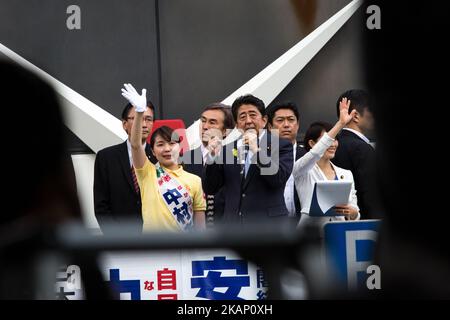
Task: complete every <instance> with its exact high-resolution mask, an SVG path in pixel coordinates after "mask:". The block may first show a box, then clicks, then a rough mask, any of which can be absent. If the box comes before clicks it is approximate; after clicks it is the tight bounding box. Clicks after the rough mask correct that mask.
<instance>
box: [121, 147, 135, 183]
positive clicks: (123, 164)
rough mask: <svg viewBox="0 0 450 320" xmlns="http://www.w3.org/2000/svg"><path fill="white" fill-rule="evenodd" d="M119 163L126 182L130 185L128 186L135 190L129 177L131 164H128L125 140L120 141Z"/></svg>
mask: <svg viewBox="0 0 450 320" xmlns="http://www.w3.org/2000/svg"><path fill="white" fill-rule="evenodd" d="M120 164H121V167H122V171H123V174H124V175H125V178H126V180H127V181H128V184H129V185H130V188H131V189H132V190H133V191H135V190H134V185H133V180H132V177H131V165H130V158H129V157H128V147H127V142H126V141H125V142H124V143H122V144H121V147H120Z"/></svg>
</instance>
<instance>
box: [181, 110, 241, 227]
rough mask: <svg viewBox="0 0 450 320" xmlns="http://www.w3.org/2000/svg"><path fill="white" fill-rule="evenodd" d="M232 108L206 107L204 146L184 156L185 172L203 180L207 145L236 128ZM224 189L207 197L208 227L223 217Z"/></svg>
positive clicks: (203, 116)
mask: <svg viewBox="0 0 450 320" xmlns="http://www.w3.org/2000/svg"><path fill="white" fill-rule="evenodd" d="M230 109H231V108H230V106H227V105H225V104H222V103H219V102H216V103H212V104H210V105H208V106H206V107H205V109H204V110H203V112H202V114H201V117H200V120H201V126H200V136H201V137H202V144H201V145H200V147H198V148H196V149H193V150H190V151H189V153H187V154H185V155H183V163H184V164H183V168H184V170H185V171H187V172H190V173H193V174H195V175H197V176H199V177H200V178H202V180H203V166H204V165H205V163H206V156H207V153H208V149H207V145H208V141H209V140H210V138H212V137H213V136H218V137H219V138H221V139H223V138H225V137H226V135H227V130H229V129H233V128H234V121H233V116H232V114H231V110H230ZM223 192H224V188H221V189H220V190H219V191H218V192H217V193H216V194H215V195H212V194H207V195H206V204H207V207H206V225H207V227H212V226H214V223H215V222H218V221H220V219H221V218H222V217H223V210H224V206H225V198H224V196H223Z"/></svg>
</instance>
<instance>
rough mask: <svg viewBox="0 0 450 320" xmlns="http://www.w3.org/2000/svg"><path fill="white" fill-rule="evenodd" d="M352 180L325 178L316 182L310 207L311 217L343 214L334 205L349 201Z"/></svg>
mask: <svg viewBox="0 0 450 320" xmlns="http://www.w3.org/2000/svg"><path fill="white" fill-rule="evenodd" d="M351 188H352V182H351V181H343V180H324V181H317V182H316V183H315V184H314V190H313V195H312V199H311V205H310V207H309V216H310V217H333V216H342V214H341V213H337V212H336V210H335V209H334V206H336V205H339V204H346V203H348V199H349V197H350V191H351Z"/></svg>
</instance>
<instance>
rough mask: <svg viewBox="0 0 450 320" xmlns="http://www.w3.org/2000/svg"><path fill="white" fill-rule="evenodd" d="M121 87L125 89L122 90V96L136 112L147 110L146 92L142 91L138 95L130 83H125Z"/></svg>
mask: <svg viewBox="0 0 450 320" xmlns="http://www.w3.org/2000/svg"><path fill="white" fill-rule="evenodd" d="M123 86H124V87H125V89H124V88H122V96H123V97H124V98H125V99H127V100H128V101H129V102H130V103H131V104H132V105H133V106H134V107H135V108H136V112H139V113H141V112H144V111H145V109H146V108H147V90H146V89H142V95H139V93H137V91H136V89H134V87H133V86H132V85H131V84H130V83H125V84H124V85H123Z"/></svg>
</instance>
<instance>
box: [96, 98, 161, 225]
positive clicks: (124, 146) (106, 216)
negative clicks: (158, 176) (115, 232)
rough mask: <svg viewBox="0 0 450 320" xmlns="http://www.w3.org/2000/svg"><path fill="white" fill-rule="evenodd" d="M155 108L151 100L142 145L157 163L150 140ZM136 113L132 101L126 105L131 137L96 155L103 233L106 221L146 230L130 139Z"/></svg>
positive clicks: (98, 209)
mask: <svg viewBox="0 0 450 320" xmlns="http://www.w3.org/2000/svg"><path fill="white" fill-rule="evenodd" d="M154 110H155V108H154V106H153V104H152V103H151V102H150V101H149V102H148V108H147V110H146V111H145V114H144V121H143V122H142V144H143V145H145V152H146V154H147V156H148V158H149V159H150V161H152V162H153V163H155V162H156V160H155V159H154V156H153V155H152V152H151V150H150V146H149V145H147V144H146V140H147V137H148V136H149V134H150V133H151V131H152V127H153V120H154ZM135 113H136V111H135V108H134V107H133V106H132V105H131V104H127V105H126V106H125V108H124V110H123V112H122V126H123V129H124V130H125V131H126V133H127V134H128V139H127V140H126V141H125V142H123V143H120V144H118V145H115V146H111V147H107V148H105V149H103V150H100V151H99V152H98V153H97V156H96V158H95V167H94V210H95V216H96V217H97V221H98V223H99V225H100V228H101V229H102V232H105V228H104V226H105V225H106V224H108V223H117V222H120V221H121V220H125V221H133V222H136V225H138V226H139V227H138V230H137V231H138V232H140V231H142V223H143V222H142V213H141V195H140V190H139V186H138V184H137V179H136V178H135V177H136V176H135V174H134V171H133V165H132V164H133V161H132V156H131V145H130V141H129V137H130V132H131V127H132V124H133V120H134V116H135Z"/></svg>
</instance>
